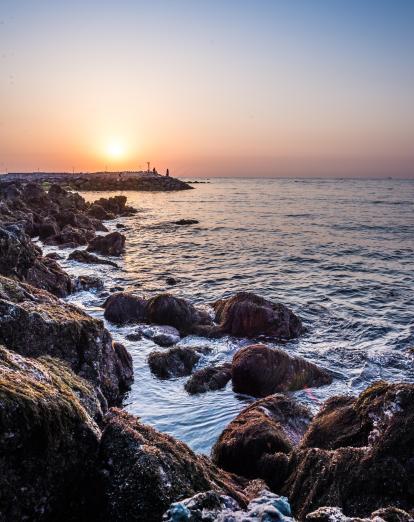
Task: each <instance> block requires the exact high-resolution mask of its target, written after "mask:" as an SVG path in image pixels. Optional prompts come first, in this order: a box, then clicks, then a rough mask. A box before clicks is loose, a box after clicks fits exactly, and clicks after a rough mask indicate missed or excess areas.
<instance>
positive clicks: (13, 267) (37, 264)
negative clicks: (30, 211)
mask: <svg viewBox="0 0 414 522" xmlns="http://www.w3.org/2000/svg"><path fill="white" fill-rule="evenodd" d="M0 274H2V275H4V276H8V277H12V278H15V279H18V280H20V281H25V282H27V283H28V284H31V285H33V286H36V287H37V288H41V289H44V290H47V291H49V292H51V293H53V294H55V295H57V296H59V297H65V296H66V295H68V294H69V293H70V291H71V290H72V284H71V280H70V277H69V275H68V274H67V273H66V272H64V271H63V270H62V269H61V268H60V266H59V265H58V264H57V263H56V262H55V261H54V260H53V259H50V258H47V257H43V256H42V251H41V250H40V248H38V247H37V246H35V245H34V244H33V243H32V242H31V241H30V238H29V237H28V236H27V235H26V233H25V232H24V231H23V229H22V228H20V227H19V226H17V225H8V226H0Z"/></svg>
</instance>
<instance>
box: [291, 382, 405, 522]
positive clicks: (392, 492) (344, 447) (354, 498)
mask: <svg viewBox="0 0 414 522" xmlns="http://www.w3.org/2000/svg"><path fill="white" fill-rule="evenodd" d="M335 401H336V405H337V407H336V408H335V407H334V406H333V405H334V402H333V400H331V401H329V402H328V404H327V405H326V407H325V408H323V409H322V410H321V412H320V414H319V415H318V416H316V417H315V419H314V421H313V422H312V423H311V424H310V426H309V428H308V432H307V434H306V435H305V437H304V439H303V442H302V444H301V447H300V448H298V449H295V450H294V451H293V452H292V454H291V456H290V459H289V467H288V470H289V478H288V479H287V481H286V483H285V486H284V488H283V491H284V492H285V493H286V494H287V495H288V496H289V498H290V499H291V502H292V507H293V510H294V512H295V514H296V516H297V517H298V518H299V519H301V520H302V519H304V518H305V516H306V515H307V514H308V513H310V512H312V511H314V510H317V509H318V508H319V507H324V506H327V507H329V506H331V507H338V508H341V509H342V511H343V513H344V514H345V515H346V516H348V517H363V516H369V515H370V513H371V512H372V511H375V510H377V509H380V508H385V507H387V506H394V507H395V508H399V509H403V510H407V511H409V510H410V509H412V507H413V505H414V453H413V448H414V384H403V383H395V384H389V383H386V382H378V383H375V384H373V385H371V386H370V387H369V388H367V389H366V390H365V391H364V392H363V393H362V394H361V395H360V396H359V397H357V398H354V399H353V400H352V402H351V401H348V400H347V399H346V398H345V397H344V398H342V400H341V399H340V398H337V399H335ZM350 409H352V410H353V411H351V410H350ZM335 410H336V411H335ZM331 448H333V449H331Z"/></svg>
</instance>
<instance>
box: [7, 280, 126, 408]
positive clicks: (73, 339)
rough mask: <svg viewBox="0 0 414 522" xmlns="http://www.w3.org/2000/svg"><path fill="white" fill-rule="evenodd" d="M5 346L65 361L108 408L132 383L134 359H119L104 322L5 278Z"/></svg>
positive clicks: (34, 289)
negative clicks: (98, 393)
mask: <svg viewBox="0 0 414 522" xmlns="http://www.w3.org/2000/svg"><path fill="white" fill-rule="evenodd" d="M0 342H1V343H3V344H4V345H5V346H6V347H7V348H9V349H11V350H14V351H16V352H18V353H20V354H21V355H24V356H30V357H40V356H43V355H50V356H53V357H56V358H58V359H63V360H64V361H66V362H67V363H68V364H69V366H70V368H72V370H73V371H74V372H75V373H77V374H78V375H80V376H81V377H83V378H85V379H87V380H88V381H90V382H91V383H92V384H94V385H95V386H96V387H97V390H98V392H100V393H101V398H102V400H103V401H104V402H105V399H106V400H107V401H108V403H109V404H118V403H119V401H120V400H121V397H122V394H123V392H124V391H125V390H126V389H127V388H128V387H129V386H130V384H131V382H132V360H131V358H130V356H129V355H128V356H127V354H125V353H122V356H121V357H120V355H119V351H117V350H116V349H114V346H113V341H112V338H111V335H110V334H109V332H108V331H107V330H106V329H105V328H104V326H103V323H102V321H99V320H97V319H94V318H92V317H90V316H89V315H87V314H86V313H85V312H83V311H82V310H80V309H79V308H77V307H76V306H73V305H70V304H66V303H63V302H62V301H59V299H57V298H56V297H54V296H53V295H51V294H49V293H48V292H45V291H42V290H39V289H36V288H34V287H31V286H29V285H26V284H23V283H18V282H15V281H12V280H11V279H8V278H5V277H2V276H0ZM102 394H103V397H102ZM104 398H105V399H104Z"/></svg>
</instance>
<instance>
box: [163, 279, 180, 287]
mask: <svg viewBox="0 0 414 522" xmlns="http://www.w3.org/2000/svg"><path fill="white" fill-rule="evenodd" d="M165 282H166V283H167V285H170V286H173V285H176V284H177V280H176V279H175V278H174V277H167V279H166V280H165Z"/></svg>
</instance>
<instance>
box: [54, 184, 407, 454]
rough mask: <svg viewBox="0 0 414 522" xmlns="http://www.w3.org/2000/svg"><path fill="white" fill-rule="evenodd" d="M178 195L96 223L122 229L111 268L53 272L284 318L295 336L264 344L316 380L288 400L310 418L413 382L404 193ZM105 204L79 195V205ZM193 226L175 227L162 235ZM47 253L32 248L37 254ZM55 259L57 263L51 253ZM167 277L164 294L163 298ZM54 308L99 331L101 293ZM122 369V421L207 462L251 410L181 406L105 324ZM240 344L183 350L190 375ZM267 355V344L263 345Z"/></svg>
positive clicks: (230, 341)
mask: <svg viewBox="0 0 414 522" xmlns="http://www.w3.org/2000/svg"><path fill="white" fill-rule="evenodd" d="M198 181H202V182H203V183H197V184H194V185H192V186H193V187H194V190H187V191H180V192H125V195H126V196H127V197H128V202H129V204H130V205H132V206H134V207H135V208H137V209H138V212H137V213H136V214H135V215H133V216H131V217H126V218H119V219H117V220H115V221H111V222H107V223H106V224H107V226H108V228H109V229H110V230H115V226H116V224H117V223H122V224H124V225H125V226H126V227H127V228H126V230H125V234H126V236H127V241H126V251H125V254H124V255H123V256H122V257H120V258H118V259H116V262H117V263H118V265H119V268H113V267H109V266H105V265H83V264H80V263H77V262H74V261H68V260H63V261H61V264H62V265H63V266H64V268H65V269H66V270H67V271H68V272H69V273H70V274H72V275H80V274H89V275H96V276H99V277H101V278H102V280H103V282H104V286H105V288H104V290H105V291H107V292H111V291H114V289H121V288H122V289H123V290H125V291H131V292H135V293H136V294H137V295H144V296H152V295H155V294H158V293H161V292H170V293H173V294H174V295H177V296H180V297H184V298H186V299H188V300H189V301H191V302H192V303H194V304H195V305H200V306H203V307H209V304H210V303H211V302H213V301H214V300H216V299H220V298H222V297H228V296H231V295H233V294H235V293H236V292H238V291H240V290H244V291H249V292H254V293H256V294H259V295H261V296H263V297H266V298H268V299H270V300H272V301H277V302H281V303H284V304H286V305H287V306H289V307H290V308H291V309H292V310H293V311H294V312H295V313H296V314H298V315H299V316H300V317H301V318H302V320H303V322H304V325H305V327H306V332H305V334H304V335H303V336H301V337H300V338H299V339H296V340H293V341H290V342H286V343H283V344H278V343H274V344H273V346H279V347H281V348H282V349H283V350H286V351H287V352H288V353H290V354H292V355H299V356H302V357H305V358H306V359H308V360H310V361H312V362H314V363H317V364H318V365H320V366H322V367H324V368H327V369H328V370H330V371H331V372H332V374H333V376H334V379H333V382H332V384H331V385H329V386H323V387H320V388H313V389H307V390H302V391H298V392H294V393H292V394H291V395H292V396H293V397H295V398H296V399H297V400H298V401H299V402H301V403H303V404H306V405H307V406H309V408H311V410H312V411H313V412H316V411H318V409H319V408H320V406H321V404H322V403H323V401H325V400H326V399H327V398H329V397H331V396H333V395H337V394H358V393H359V392H360V391H362V390H363V389H364V388H365V387H366V386H367V385H369V384H370V383H372V382H375V381H377V380H380V379H385V380H389V381H410V382H414V180H397V179H269V178H253V177H252V178H225V177H223V178H210V179H208V180H207V179H199V180H198ZM115 194H119V193H115V192H110V193H102V192H99V193H98V192H97V193H94V192H85V193H83V194H82V195H83V196H84V197H85V198H86V199H87V200H88V201H92V200H94V199H97V198H100V197H108V196H112V195H115ZM179 219H196V220H197V221H198V222H199V223H198V224H194V225H188V226H179V225H175V224H173V222H174V221H177V220H179ZM52 250H56V248H52V247H45V248H44V251H45V253H46V252H50V251H52ZM60 253H61V254H63V255H64V256H65V257H66V255H67V254H68V253H69V251H67V252H65V250H63V251H60ZM167 277H174V278H175V279H176V280H177V284H176V285H174V286H169V285H168V284H167V283H166V278H167ZM67 300H68V301H70V302H71V303H74V304H76V305H78V306H80V307H82V308H83V309H85V310H86V312H88V313H89V314H91V315H93V316H94V317H97V318H99V319H102V320H104V319H103V308H102V304H103V302H104V298H103V297H102V290H100V291H85V292H80V293H77V294H73V295H71V296H70V297H69V298H67ZM105 323H106V327H107V328H108V329H109V330H110V331H111V333H112V335H113V337H114V338H115V339H116V340H118V341H120V342H122V343H124V344H125V346H126V347H127V348H128V350H129V352H130V353H131V355H132V357H133V362H134V373H135V382H134V384H133V386H132V389H131V391H130V392H129V394H128V395H127V397H126V399H125V408H126V410H127V411H128V412H131V413H133V414H135V415H138V416H139V417H140V418H141V420H142V421H143V422H146V423H149V424H151V425H152V426H154V427H156V428H157V429H159V430H161V431H162V432H165V433H169V434H171V435H173V436H174V437H176V438H178V439H180V440H182V441H184V442H186V443H187V444H188V445H189V446H190V447H191V448H192V449H194V450H195V451H196V452H200V453H204V454H209V453H210V450H211V447H212V445H213V444H214V442H215V441H216V440H217V437H218V436H219V435H220V433H221V431H222V430H223V428H224V427H225V426H226V425H227V424H228V423H229V422H230V421H231V420H232V419H233V418H235V417H236V415H237V414H238V413H239V412H240V410H241V409H242V408H244V407H245V406H246V405H248V404H249V403H251V402H252V401H253V400H254V399H253V398H252V397H249V396H246V395H240V394H236V393H234V392H233V390H232V387H231V383H229V384H228V385H227V387H226V388H225V389H223V390H221V391H215V392H209V393H204V394H199V395H194V396H190V395H189V394H188V393H187V392H186V391H185V389H184V383H185V382H186V380H187V377H183V378H175V379H170V380H160V379H158V378H156V377H154V376H153V375H152V374H151V372H150V370H149V367H148V364H147V357H148V354H149V353H151V352H152V351H154V350H164V349H165V348H160V347H158V346H156V345H155V344H154V343H153V342H152V341H150V340H146V339H143V340H139V341H129V340H127V339H126V335H127V334H128V333H131V332H132V331H134V330H135V329H136V326H134V325H129V326H123V327H118V326H115V325H113V324H110V323H108V322H106V321H105ZM248 343H249V340H248V339H236V338H232V337H224V338H222V339H219V340H208V339H205V338H201V337H195V336H190V337H186V338H184V339H182V340H181V341H180V343H179V344H180V345H182V346H194V347H197V346H209V347H210V348H211V351H210V352H209V353H208V354H205V355H203V356H202V358H201V359H200V361H199V363H198V367H200V368H201V367H203V366H206V365H210V364H215V363H222V362H225V361H231V359H232V356H233V354H234V353H235V352H236V351H237V350H238V349H239V348H240V347H241V346H244V345H246V344H248ZM270 345H271V346H272V344H271V343H270Z"/></svg>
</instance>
